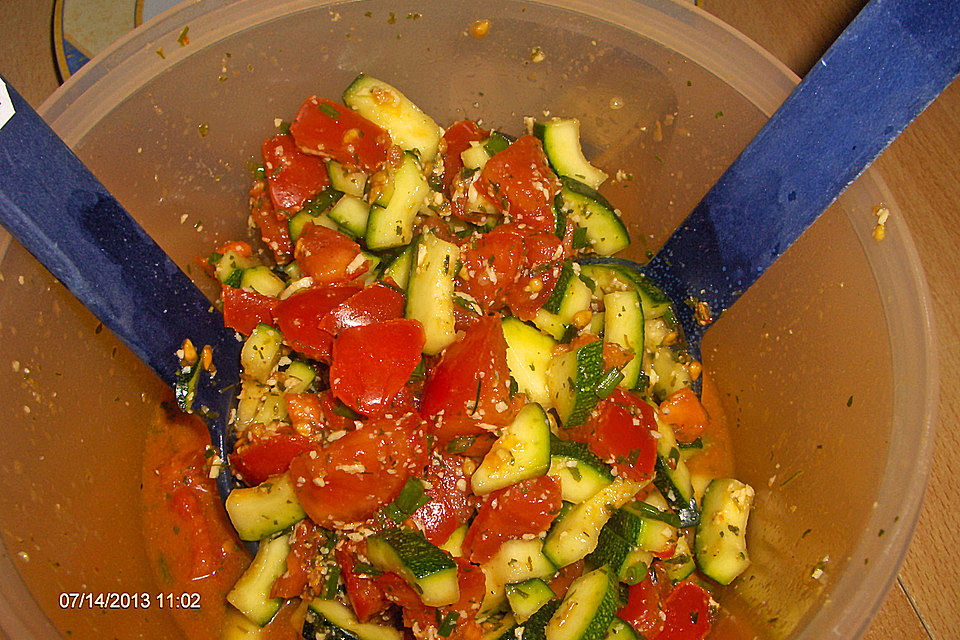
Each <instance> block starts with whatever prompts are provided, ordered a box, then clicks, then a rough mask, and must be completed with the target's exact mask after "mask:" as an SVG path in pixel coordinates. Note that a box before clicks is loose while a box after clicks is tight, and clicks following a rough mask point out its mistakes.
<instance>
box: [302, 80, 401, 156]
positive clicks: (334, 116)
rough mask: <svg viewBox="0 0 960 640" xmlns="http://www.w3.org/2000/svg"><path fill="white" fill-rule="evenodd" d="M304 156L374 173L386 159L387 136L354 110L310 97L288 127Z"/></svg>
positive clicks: (388, 136)
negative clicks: (321, 158) (312, 155)
mask: <svg viewBox="0 0 960 640" xmlns="http://www.w3.org/2000/svg"><path fill="white" fill-rule="evenodd" d="M290 133H291V134H293V137H294V138H295V139H296V141H297V145H298V146H299V147H300V149H301V150H303V151H304V152H306V153H309V154H314V155H318V156H323V157H324V158H331V159H333V160H336V161H337V162H339V163H340V164H343V165H345V166H347V167H349V168H359V169H363V170H364V171H367V172H370V171H374V170H375V169H376V168H377V167H378V166H379V165H380V164H381V163H382V162H383V161H384V160H386V159H387V150H388V149H389V148H390V143H391V142H390V134H389V133H388V132H387V131H386V130H385V129H382V128H381V127H380V126H379V125H376V124H374V123H373V122H370V121H369V120H367V119H366V118H364V117H363V116H361V115H360V114H358V113H356V112H355V111H353V110H351V109H348V108H347V107H345V106H343V105H342V104H337V103H336V102H333V101H332V100H327V99H326V98H318V97H317V96H310V97H309V98H307V99H306V101H305V102H304V103H303V105H301V107H300V111H298V112H297V117H296V118H295V119H294V121H293V123H292V124H291V125H290Z"/></svg>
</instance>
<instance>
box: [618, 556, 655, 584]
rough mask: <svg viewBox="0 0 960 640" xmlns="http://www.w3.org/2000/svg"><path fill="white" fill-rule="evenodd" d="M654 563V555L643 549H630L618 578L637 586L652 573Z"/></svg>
mask: <svg viewBox="0 0 960 640" xmlns="http://www.w3.org/2000/svg"><path fill="white" fill-rule="evenodd" d="M652 562H653V554H652V553H650V552H649V551H643V550H641V549H630V551H628V552H627V556H626V557H625V558H624V559H623V564H621V565H620V572H619V573H618V576H617V577H619V578H620V580H621V581H622V582H624V583H626V584H637V583H639V582H643V580H644V578H646V577H647V573H648V572H649V571H650V563H652Z"/></svg>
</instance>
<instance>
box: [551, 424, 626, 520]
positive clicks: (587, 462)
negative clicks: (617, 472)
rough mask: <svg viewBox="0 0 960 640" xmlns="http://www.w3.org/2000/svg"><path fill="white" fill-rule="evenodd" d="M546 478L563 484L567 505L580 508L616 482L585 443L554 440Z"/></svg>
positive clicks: (561, 486)
mask: <svg viewBox="0 0 960 640" xmlns="http://www.w3.org/2000/svg"><path fill="white" fill-rule="evenodd" d="M547 475H549V476H553V477H554V478H556V479H557V480H558V481H559V482H560V495H561V497H562V498H563V499H564V501H566V502H572V503H574V504H580V503H581V502H583V501H584V500H587V499H588V498H591V497H593V496H595V495H596V494H597V492H599V491H600V490H601V489H603V488H604V487H606V486H607V485H609V484H610V483H611V482H613V474H611V473H610V468H609V467H608V466H607V465H606V464H604V463H603V461H602V460H600V458H598V457H597V456H596V455H594V454H593V452H592V451H590V449H588V448H587V445H585V444H584V443H582V442H576V441H574V440H559V439H556V438H555V439H554V440H553V441H551V442H550V470H549V471H548V472H547Z"/></svg>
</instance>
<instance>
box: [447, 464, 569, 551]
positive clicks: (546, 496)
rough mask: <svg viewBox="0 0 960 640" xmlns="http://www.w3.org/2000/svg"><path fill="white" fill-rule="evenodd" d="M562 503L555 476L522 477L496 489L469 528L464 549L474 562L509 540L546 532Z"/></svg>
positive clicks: (558, 484)
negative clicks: (524, 478)
mask: <svg viewBox="0 0 960 640" xmlns="http://www.w3.org/2000/svg"><path fill="white" fill-rule="evenodd" d="M561 502H562V500H561V498H560V483H559V482H557V480H556V479H555V478H553V477H552V476H540V477H539V478H530V479H527V480H522V481H520V482H518V483H516V484H513V485H510V486H509V487H506V488H504V489H499V490H497V491H494V492H493V493H491V494H490V495H489V496H488V497H487V499H486V500H485V501H484V503H483V504H482V505H481V506H480V511H479V513H477V517H476V518H474V520H473V523H471V525H470V529H468V530H467V537H466V539H465V540H464V543H463V544H464V550H465V551H466V550H469V553H470V560H472V561H473V562H477V563H483V562H486V561H487V560H489V559H490V558H492V557H493V556H494V555H496V553H497V551H498V550H499V549H500V545H502V544H503V543H504V542H506V541H507V540H511V539H515V538H520V537H522V536H523V535H524V534H527V533H529V534H533V535H539V534H540V533H543V532H544V531H546V530H547V529H548V528H549V527H550V523H551V522H553V519H554V518H555V517H556V515H557V513H559V512H560V504H561Z"/></svg>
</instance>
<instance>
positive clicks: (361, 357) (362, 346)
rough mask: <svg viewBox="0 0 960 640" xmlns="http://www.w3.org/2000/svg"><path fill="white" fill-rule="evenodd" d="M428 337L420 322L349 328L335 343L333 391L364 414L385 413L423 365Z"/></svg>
mask: <svg viewBox="0 0 960 640" xmlns="http://www.w3.org/2000/svg"><path fill="white" fill-rule="evenodd" d="M425 342H426V336H425V335H424V332H423V325H422V324H420V322H419V321H418V320H408V319H406V318H401V319H397V320H388V321H386V322H378V323H376V324H368V325H362V326H359V327H350V328H349V329H344V330H343V331H341V332H340V333H339V334H338V335H337V337H336V338H335V339H334V341H333V358H332V361H331V363H330V389H331V390H332V391H333V394H334V395H335V396H337V398H339V399H340V400H341V401H342V402H343V403H344V404H346V405H347V406H348V407H350V408H351V409H353V410H354V411H357V412H358V413H362V414H364V415H381V414H383V413H384V412H385V411H386V410H387V408H388V406H389V404H390V402H391V401H392V400H393V398H394V396H396V395H397V392H398V391H400V389H401V388H402V387H403V385H404V384H405V383H406V382H407V380H409V379H410V375H411V374H412V373H413V370H414V369H415V368H416V367H417V364H418V363H419V362H420V355H421V353H422V351H423V345H424V343H425Z"/></svg>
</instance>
